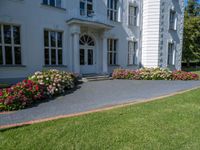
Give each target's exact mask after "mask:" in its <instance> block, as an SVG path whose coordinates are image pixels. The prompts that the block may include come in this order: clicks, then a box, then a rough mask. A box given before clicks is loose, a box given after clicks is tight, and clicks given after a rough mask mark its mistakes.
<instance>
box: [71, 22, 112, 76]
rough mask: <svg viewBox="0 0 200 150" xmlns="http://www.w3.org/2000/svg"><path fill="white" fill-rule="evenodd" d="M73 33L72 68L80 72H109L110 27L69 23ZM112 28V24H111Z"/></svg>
mask: <svg viewBox="0 0 200 150" xmlns="http://www.w3.org/2000/svg"><path fill="white" fill-rule="evenodd" d="M69 24H70V34H71V44H72V45H71V48H72V53H71V54H72V59H71V61H72V62H71V64H73V65H72V70H73V72H75V73H78V74H82V75H83V74H108V63H107V37H106V36H105V34H106V31H107V30H108V27H107V28H106V27H105V26H103V27H102V26H101V27H99V26H93V25H90V26H89V25H88V24H87V25H86V24H80V23H77V22H76V23H75V22H73V23H69ZM109 28H110V26H109Z"/></svg>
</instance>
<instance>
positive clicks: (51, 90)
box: [29, 69, 77, 96]
mask: <svg viewBox="0 0 200 150" xmlns="http://www.w3.org/2000/svg"><path fill="white" fill-rule="evenodd" d="M76 78H77V77H76V76H75V75H74V74H72V73H68V72H65V71H59V70H55V69H51V70H46V71H42V72H36V73H35V74H34V75H33V76H31V77H29V80H32V81H34V82H36V83H38V84H39V85H42V86H44V87H45V88H46V89H45V90H46V93H47V95H48V96H56V95H60V94H63V93H64V92H65V91H66V90H68V89H72V88H74V86H75V82H76Z"/></svg>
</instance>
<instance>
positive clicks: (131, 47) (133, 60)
mask: <svg viewBox="0 0 200 150" xmlns="http://www.w3.org/2000/svg"><path fill="white" fill-rule="evenodd" d="M136 64H137V42H132V41H130V42H129V43H128V65H136Z"/></svg>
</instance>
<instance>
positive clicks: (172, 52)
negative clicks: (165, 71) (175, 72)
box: [167, 43, 176, 65]
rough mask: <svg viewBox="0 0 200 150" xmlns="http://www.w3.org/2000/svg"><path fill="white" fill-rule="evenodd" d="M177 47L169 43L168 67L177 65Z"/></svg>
mask: <svg viewBox="0 0 200 150" xmlns="http://www.w3.org/2000/svg"><path fill="white" fill-rule="evenodd" d="M175 55H176V52H175V45H174V43H169V44H168V61H167V63H168V65H174V64H175Z"/></svg>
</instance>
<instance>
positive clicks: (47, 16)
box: [0, 0, 184, 79]
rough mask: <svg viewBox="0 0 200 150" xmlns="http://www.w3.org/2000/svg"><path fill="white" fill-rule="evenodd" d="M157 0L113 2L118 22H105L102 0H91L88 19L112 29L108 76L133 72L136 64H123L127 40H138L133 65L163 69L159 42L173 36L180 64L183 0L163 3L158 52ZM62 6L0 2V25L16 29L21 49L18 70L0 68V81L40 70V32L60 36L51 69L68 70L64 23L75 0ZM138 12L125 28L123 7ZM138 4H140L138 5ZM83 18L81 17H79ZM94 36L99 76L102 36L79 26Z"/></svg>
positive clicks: (27, 0) (26, 1)
mask: <svg viewBox="0 0 200 150" xmlns="http://www.w3.org/2000/svg"><path fill="white" fill-rule="evenodd" d="M161 1H162V0H143V1H141V0H119V15H118V18H119V20H120V21H119V22H112V21H109V20H108V19H107V0H94V11H95V16H94V17H93V18H92V19H91V18H90V21H93V22H99V23H103V24H109V25H111V26H113V28H112V29H111V30H109V31H107V32H106V35H105V36H106V37H107V38H112V39H117V40H118V43H117V65H116V66H108V70H109V72H112V70H113V69H114V68H117V67H123V68H130V69H135V68H138V67H139V66H140V65H138V66H128V41H132V40H133V39H135V40H136V41H137V42H138V44H139V45H138V64H141V65H143V66H145V67H157V66H162V67H166V61H167V58H166V56H167V53H166V52H167V46H166V45H165V43H167V42H166V41H167V40H168V39H170V38H173V39H174V41H176V43H177V57H176V68H177V69H179V68H180V66H181V54H182V29H183V25H182V24H183V8H184V7H183V0H179V1H176V0H169V1H165V17H166V18H165V19H164V20H166V22H164V25H165V26H166V27H164V28H165V30H164V36H163V41H164V44H163V49H162V50H160V40H161V38H160V37H161V35H160V34H161V32H160V27H161V25H160V15H161V13H160V10H161ZM63 2H64V3H63V5H62V7H63V8H64V9H57V8H53V7H48V6H44V5H42V4H41V3H42V0H34V1H33V0H1V1H0V24H17V25H19V26H20V27H21V43H22V44H21V46H22V63H23V65H24V66H23V67H6V66H0V79H5V78H23V77H27V76H28V75H30V74H32V73H33V72H35V71H37V70H42V69H48V68H45V67H44V38H43V33H44V29H49V30H57V31H62V32H63V66H62V67H59V68H57V69H62V70H69V71H72V70H73V65H74V64H73V57H72V56H73V51H72V47H73V46H72V37H71V31H70V29H71V28H70V25H68V24H67V23H66V22H67V20H68V19H70V18H74V17H75V18H76V17H77V15H78V14H79V0H72V1H68V0H63ZM133 3H134V4H135V5H137V7H138V8H139V10H140V11H139V16H138V27H130V26H129V25H128V7H129V4H133ZM142 4H143V5H142ZM172 5H174V7H175V9H177V14H178V28H177V33H170V32H169V30H168V29H167V26H168V22H167V21H168V19H167V18H168V14H169V12H168V9H169V8H170V7H171V6H172ZM82 19H86V18H82ZM84 32H85V33H89V34H92V35H94V37H95V40H96V41H97V43H96V50H97V51H96V54H97V56H96V57H97V58H96V60H97V72H96V73H101V72H102V67H103V66H102V64H103V63H102V61H103V59H102V57H103V56H102V49H103V47H102V46H103V45H102V43H103V41H102V36H104V35H103V33H104V30H102V29H101V28H96V27H95V28H92V27H91V26H89V27H87V26H86V27H85V26H84V27H81V33H80V34H82V33H84Z"/></svg>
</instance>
